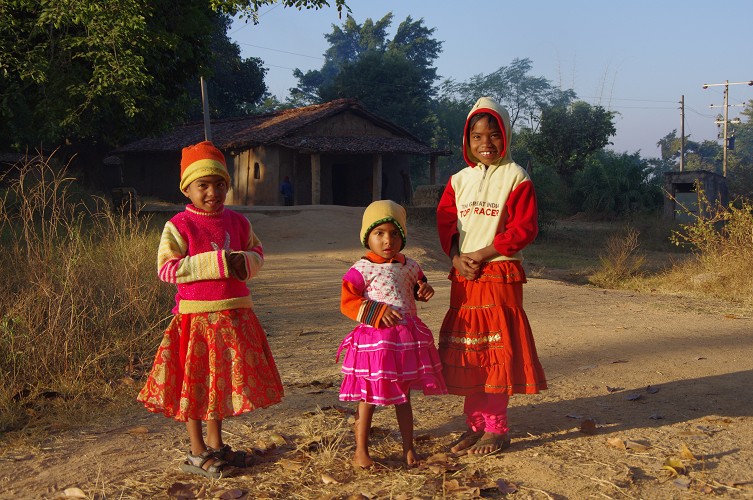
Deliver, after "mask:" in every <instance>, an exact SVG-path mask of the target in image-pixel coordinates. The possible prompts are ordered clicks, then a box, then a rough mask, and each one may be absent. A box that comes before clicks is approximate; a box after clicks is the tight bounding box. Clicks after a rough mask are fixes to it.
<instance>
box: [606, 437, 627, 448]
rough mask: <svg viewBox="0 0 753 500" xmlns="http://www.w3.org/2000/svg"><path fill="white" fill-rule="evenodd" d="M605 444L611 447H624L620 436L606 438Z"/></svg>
mask: <svg viewBox="0 0 753 500" xmlns="http://www.w3.org/2000/svg"><path fill="white" fill-rule="evenodd" d="M607 444H608V445H609V446H611V447H613V448H618V449H620V450H624V449H625V441H623V440H622V439H621V438H618V437H613V438H609V439H607Z"/></svg>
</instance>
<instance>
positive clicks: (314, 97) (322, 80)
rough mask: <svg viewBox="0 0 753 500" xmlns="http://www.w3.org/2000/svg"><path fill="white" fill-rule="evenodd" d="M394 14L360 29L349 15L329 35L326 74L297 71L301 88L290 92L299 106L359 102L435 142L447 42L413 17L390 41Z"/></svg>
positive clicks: (325, 64)
mask: <svg viewBox="0 0 753 500" xmlns="http://www.w3.org/2000/svg"><path fill="white" fill-rule="evenodd" d="M392 17H393V16H392V14H391V13H388V14H387V15H385V16H384V17H383V18H381V19H379V20H377V21H376V22H374V21H373V20H371V19H366V21H364V23H363V24H358V23H357V22H356V21H355V19H353V17H351V16H348V18H347V20H346V21H345V22H344V23H343V25H342V27H340V26H333V27H332V33H330V34H327V35H325V38H326V39H327V41H328V42H329V43H330V47H329V49H327V51H326V53H325V62H324V65H323V66H322V68H321V69H319V70H311V71H308V72H306V73H303V72H301V71H300V70H296V71H295V72H294V75H295V77H296V78H298V86H297V87H296V88H295V89H291V100H292V102H294V103H295V104H297V105H302V104H310V103H319V102H325V101H329V100H332V99H335V98H341V97H348V98H357V99H359V100H360V101H361V102H362V103H363V104H364V105H365V106H366V107H367V108H368V109H369V110H370V111H372V112H374V113H376V114H378V115H380V116H382V117H384V118H386V119H388V120H390V121H393V122H394V123H396V124H398V125H400V126H402V127H404V128H406V129H407V130H408V131H410V132H411V133H413V134H415V135H417V136H418V137H421V138H422V139H424V140H427V141H428V140H430V139H431V138H432V134H433V132H434V130H435V128H436V126H435V123H434V120H433V118H432V116H431V98H432V96H433V95H434V93H435V91H434V82H435V80H436V78H437V75H436V68H435V67H434V66H433V63H434V60H435V59H436V58H437V57H438V56H439V53H440V51H441V46H442V42H438V41H436V40H435V39H434V38H433V34H434V31H435V29H434V28H427V27H425V26H424V25H423V20H419V21H414V20H413V19H412V18H411V17H410V16H408V17H407V18H406V19H405V21H403V22H402V23H400V25H399V26H398V28H397V31H396V33H395V36H394V37H393V38H392V39H391V40H390V39H388V37H387V30H388V29H389V27H390V25H391V24H392Z"/></svg>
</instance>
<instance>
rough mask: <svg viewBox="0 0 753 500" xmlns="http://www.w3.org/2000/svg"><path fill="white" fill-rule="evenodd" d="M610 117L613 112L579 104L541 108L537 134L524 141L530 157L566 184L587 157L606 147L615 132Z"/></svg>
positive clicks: (612, 116)
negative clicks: (557, 174)
mask: <svg viewBox="0 0 753 500" xmlns="http://www.w3.org/2000/svg"><path fill="white" fill-rule="evenodd" d="M613 118H614V112H612V111H607V110H605V109H604V108H602V107H601V106H591V105H590V104H588V103H586V102H583V101H576V102H574V103H573V104H572V105H570V106H552V107H549V108H545V109H544V111H543V113H542V115H541V126H540V128H539V131H538V132H536V133H535V134H533V136H532V137H530V139H529V141H528V144H529V148H530V151H531V154H532V155H533V156H534V158H535V159H536V160H537V161H538V162H540V163H543V164H548V165H551V166H553V167H554V168H556V169H557V171H558V172H559V173H560V174H561V175H562V176H563V179H564V180H566V181H567V180H568V179H571V178H572V176H573V174H575V172H576V171H578V170H580V169H581V168H583V167H584V166H585V160H586V159H587V158H588V157H589V156H590V155H591V154H593V153H595V152H597V151H599V150H601V149H602V148H604V147H605V146H606V145H608V144H610V142H609V138H610V137H612V136H613V135H614V134H615V133H616V129H615V127H614V123H613Z"/></svg>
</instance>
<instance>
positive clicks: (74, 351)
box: [0, 156, 170, 430]
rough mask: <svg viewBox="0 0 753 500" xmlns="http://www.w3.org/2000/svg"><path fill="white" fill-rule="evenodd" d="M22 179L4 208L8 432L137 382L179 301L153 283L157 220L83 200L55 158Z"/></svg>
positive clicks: (2, 403)
mask: <svg viewBox="0 0 753 500" xmlns="http://www.w3.org/2000/svg"><path fill="white" fill-rule="evenodd" d="M12 174H14V175H13V178H12V179H10V180H9V182H8V185H9V188H8V189H7V190H6V191H5V192H4V193H3V196H2V200H0V237H1V238H2V240H3V247H4V252H2V254H1V255H0V268H2V270H3V271H2V278H1V279H2V281H3V283H4V290H5V291H6V293H4V294H3V295H2V296H0V374H2V377H3V381H4V382H5V383H4V384H3V387H2V390H0V398H1V399H0V407H3V408H4V409H5V410H7V411H3V412H2V417H1V418H0V430H5V429H9V428H16V427H19V426H21V425H25V424H26V423H27V422H28V421H29V420H30V419H32V418H33V413H34V412H33V411H30V409H33V408H34V407H35V406H39V405H43V404H45V403H46V402H47V403H49V402H50V401H52V400H57V399H61V400H66V401H67V400H72V399H76V398H80V397H81V395H82V394H90V395H93V396H94V397H95V398H99V397H100V395H101V394H103V393H106V392H107V387H109V386H110V385H111V384H113V383H117V382H118V381H119V380H122V379H123V378H124V377H128V376H131V375H132V374H133V372H134V371H135V370H136V368H137V365H138V364H139V362H140V360H141V358H142V357H143V356H144V355H148V353H150V352H152V351H153V345H152V344H153V343H154V341H155V338H159V336H158V335H159V333H158V332H159V331H160V330H161V329H162V322H163V319H164V317H165V311H167V310H168V307H167V305H166V304H169V300H170V293H169V290H168V289H167V288H166V287H162V286H160V285H159V284H158V283H156V282H155V280H154V279H153V273H154V265H155V264H154V248H156V245H157V242H158V239H159V233H158V232H157V231H153V230H150V229H149V219H148V218H144V217H141V216H136V215H132V214H127V213H126V214H124V213H117V212H113V211H112V210H111V209H110V207H109V206H108V205H107V203H106V201H105V200H103V199H97V198H93V197H91V196H85V195H80V194H79V193H78V192H77V191H76V184H75V179H73V178H71V177H69V176H68V175H67V173H66V171H65V169H59V168H54V167H53V166H52V165H51V159H50V158H45V157H42V156H38V157H36V158H31V159H29V160H27V161H26V162H25V163H24V164H22V165H20V166H19V167H18V169H17V171H15V172H12ZM155 334H156V336H155Z"/></svg>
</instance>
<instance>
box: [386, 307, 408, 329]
mask: <svg viewBox="0 0 753 500" xmlns="http://www.w3.org/2000/svg"><path fill="white" fill-rule="evenodd" d="M401 319H403V315H402V314H400V313H399V312H397V311H396V310H394V309H393V308H391V307H388V308H387V310H386V311H384V315H383V316H382V325H383V326H395V325H397V324H398V323H399V322H400V320H401Z"/></svg>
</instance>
